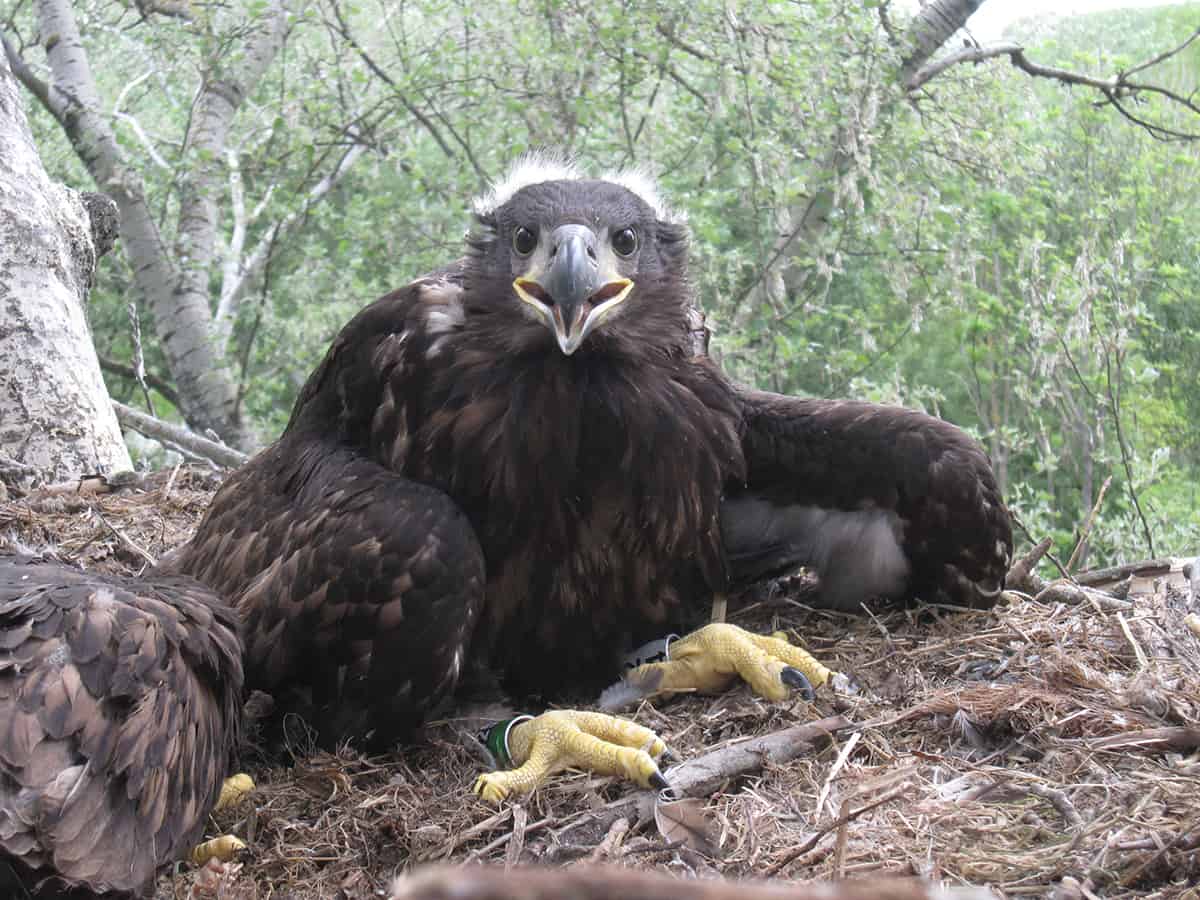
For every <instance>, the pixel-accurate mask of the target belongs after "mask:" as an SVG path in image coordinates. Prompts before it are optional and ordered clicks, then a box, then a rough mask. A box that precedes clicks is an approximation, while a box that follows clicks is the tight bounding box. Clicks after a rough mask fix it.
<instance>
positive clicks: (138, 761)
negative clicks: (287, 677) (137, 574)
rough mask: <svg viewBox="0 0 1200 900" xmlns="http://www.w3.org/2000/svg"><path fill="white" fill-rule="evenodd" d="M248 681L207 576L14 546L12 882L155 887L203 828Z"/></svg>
mask: <svg viewBox="0 0 1200 900" xmlns="http://www.w3.org/2000/svg"><path fill="white" fill-rule="evenodd" d="M241 689H242V666H241V645H240V642H239V639H238V633H237V625H236V620H235V617H234V614H233V612H232V610H230V609H228V608H227V607H226V606H225V605H224V604H223V603H222V602H221V601H220V600H219V599H218V598H217V597H216V596H215V595H213V594H212V593H211V592H210V591H208V590H207V589H206V588H204V587H203V586H202V585H199V584H197V583H196V582H194V581H191V580H189V579H180V578H143V579H138V580H133V579H129V580H121V579H117V578H109V577H105V576H102V575H96V574H90V573H84V572H80V571H77V570H75V569H71V568H68V567H66V566H62V565H57V564H48V563H41V562H36V561H31V560H30V559H28V558H15V559H3V560H0V886H8V887H10V888H12V882H13V879H16V880H17V882H18V884H20V883H24V884H25V885H26V886H29V885H32V884H33V883H36V882H37V881H38V880H40V879H41V878H44V877H46V876H50V875H52V874H53V875H54V876H56V877H57V878H58V879H60V880H61V881H63V882H65V883H66V884H67V885H68V886H83V887H86V888H88V889H91V890H94V891H97V892H100V891H106V890H113V891H127V892H132V893H140V892H143V891H144V890H146V889H147V888H148V886H149V885H150V884H151V882H152V881H153V878H154V874H155V870H156V869H157V867H158V866H159V865H161V864H163V863H166V862H169V861H172V860H174V859H177V858H179V857H180V856H182V855H183V854H184V853H185V852H186V851H187V850H188V849H190V848H191V846H192V844H193V843H194V842H195V840H196V838H197V837H198V836H199V834H200V833H201V831H202V830H203V825H204V818H205V816H206V815H207V814H208V812H209V810H210V809H211V808H212V806H213V804H214V803H215V801H216V799H217V794H218V792H219V790H220V787H221V781H222V779H223V778H224V776H225V774H226V773H227V769H228V766H229V763H230V761H231V754H232V753H233V750H234V746H235V744H236V739H237V734H238V723H239V715H240V701H241ZM5 879H8V881H9V883H8V884H7V885H6V884H5ZM22 894H23V891H20V890H18V889H16V888H13V895H14V896H20V895H22ZM6 896H7V894H6Z"/></svg>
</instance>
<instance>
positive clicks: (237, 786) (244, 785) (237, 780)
mask: <svg viewBox="0 0 1200 900" xmlns="http://www.w3.org/2000/svg"><path fill="white" fill-rule="evenodd" d="M253 790H254V779H253V778H251V777H250V776H249V775H247V774H246V773H245V772H240V773H238V774H237V775H230V776H229V777H228V778H226V779H225V781H224V783H223V784H222V785H221V796H219V797H218V798H217V805H216V806H214V807H213V811H214V812H216V811H218V810H222V809H228V808H229V807H231V806H234V805H236V804H237V803H238V802H240V801H241V799H242V798H243V797H245V796H246V795H247V794H249V793H250V792H251V791H253Z"/></svg>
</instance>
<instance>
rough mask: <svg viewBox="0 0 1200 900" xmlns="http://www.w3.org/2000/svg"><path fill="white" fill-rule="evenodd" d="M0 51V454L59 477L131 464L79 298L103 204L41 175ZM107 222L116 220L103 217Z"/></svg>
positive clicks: (102, 238)
mask: <svg viewBox="0 0 1200 900" xmlns="http://www.w3.org/2000/svg"><path fill="white" fill-rule="evenodd" d="M20 101H21V92H20V87H19V86H18V84H17V81H16V79H15V78H14V77H13V74H12V72H11V70H10V68H9V65H8V60H7V59H6V57H5V56H4V55H3V54H0V460H3V461H4V462H5V463H8V464H11V463H13V462H15V463H16V464H17V465H18V466H19V467H22V468H23V469H26V468H27V471H28V474H29V475H31V476H32V477H35V478H40V479H44V480H50V481H61V480H65V479H68V478H72V477H76V476H79V475H83V474H87V473H91V472H102V473H111V472H114V471H118V470H122V469H129V468H131V463H130V460H129V453H128V451H127V450H126V449H125V442H124V441H123V440H122V438H121V430H120V427H119V426H118V424H117V418H116V415H115V414H114V412H113V408H112V404H111V403H110V402H109V399H108V391H107V389H106V388H105V386H104V380H103V378H102V377H101V375H100V364H99V362H98V360H97V359H96V351H95V348H94V347H93V345H92V335H91V330H90V328H89V327H88V322H87V317H86V315H85V312H84V305H85V303H86V302H87V297H88V291H89V289H90V288H91V285H92V281H93V277H94V275H95V268H96V263H97V260H98V259H99V257H100V256H101V255H102V254H103V253H104V252H105V251H106V250H107V249H108V247H110V246H111V244H112V235H111V234H106V233H104V232H103V222H102V218H103V214H104V211H105V206H106V205H107V208H108V210H109V211H110V213H111V211H112V206H111V203H110V202H108V201H105V200H104V199H103V198H96V199H95V201H94V203H93V204H91V205H92V207H93V209H94V211H95V213H96V216H97V226H100V228H101V233H98V234H97V233H94V232H93V225H92V217H91V216H90V215H89V212H88V209H87V208H86V207H85V204H84V200H83V197H82V195H80V194H79V193H77V192H76V191H73V190H70V189H69V188H66V187H64V186H62V185H59V184H54V183H52V182H51V181H50V179H49V177H48V176H47V175H46V171H45V169H44V168H43V167H42V163H41V159H40V158H39V157H38V153H37V149H36V147H35V146H34V143H33V136H32V135H31V133H30V131H29V123H28V121H27V120H26V118H25V113H24V110H23V108H22V106H21V102H20ZM109 225H110V226H115V219H114V220H113V221H112V222H110V223H109Z"/></svg>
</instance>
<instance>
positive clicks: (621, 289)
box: [468, 157, 690, 356]
mask: <svg viewBox="0 0 1200 900" xmlns="http://www.w3.org/2000/svg"><path fill="white" fill-rule="evenodd" d="M475 210H476V214H477V217H478V220H479V223H480V226H481V228H480V229H479V231H478V232H477V233H476V234H474V235H473V236H472V238H471V246H472V248H473V250H474V252H473V254H472V257H471V260H470V264H469V268H468V277H472V276H473V278H472V280H473V281H474V282H475V284H474V285H473V286H474V287H477V288H483V290H479V291H477V293H478V294H480V295H483V296H486V297H487V299H488V302H489V304H496V303H502V304H503V303H508V304H510V306H509V307H507V311H508V312H515V313H518V314H519V316H520V318H521V320H523V322H525V323H529V322H532V323H537V325H539V326H541V328H544V329H545V331H541V332H540V334H541V335H543V336H544V335H546V334H547V333H548V334H549V335H551V336H552V337H553V340H554V342H555V343H556V344H557V345H558V349H559V350H560V351H561V352H562V353H563V354H564V355H566V356H571V355H573V354H574V353H575V352H576V351H578V350H579V349H580V347H581V346H584V344H585V342H588V341H589V338H591V342H590V343H594V342H596V341H600V340H601V338H600V335H605V336H606V337H611V336H613V335H614V334H619V333H620V330H621V325H620V324H619V323H622V322H625V323H626V324H628V323H629V322H630V320H631V319H636V320H637V322H638V328H639V329H641V330H644V329H645V328H646V327H647V325H648V324H651V323H650V322H648V319H647V317H649V318H650V319H654V318H660V317H662V316H664V315H668V316H671V317H672V321H680V320H682V314H683V313H684V311H685V308H686V304H687V302H688V300H689V297H690V294H689V289H688V286H687V276H686V241H687V231H686V228H685V226H684V224H683V222H682V221H681V220H680V219H679V218H678V217H677V216H675V215H674V214H673V213H672V212H671V211H670V210H669V209H668V208H667V207H666V206H665V204H663V203H662V201H661V200H660V199H659V197H658V192H657V190H656V189H655V188H654V186H653V183H652V182H651V181H650V180H649V179H648V178H646V177H645V176H643V175H640V174H636V173H635V174H630V173H623V174H617V175H608V176H604V177H601V178H586V177H583V176H582V175H580V173H579V172H578V171H577V170H576V169H575V168H574V167H573V166H570V165H567V164H563V163H559V162H547V161H546V160H543V159H538V158H536V157H535V158H527V159H526V160H524V161H522V163H520V164H518V166H517V167H516V168H515V169H514V170H513V172H512V173H510V174H509V176H508V177H507V178H506V179H504V180H503V181H502V182H500V183H499V184H498V185H497V186H496V187H495V188H494V189H493V190H492V191H491V193H490V194H489V195H488V196H487V197H485V198H482V199H481V200H478V201H476V204H475ZM639 310H640V312H641V314H640V315H639ZM491 311H492V312H496V311H497V310H495V309H492V310H491ZM543 340H544V337H543Z"/></svg>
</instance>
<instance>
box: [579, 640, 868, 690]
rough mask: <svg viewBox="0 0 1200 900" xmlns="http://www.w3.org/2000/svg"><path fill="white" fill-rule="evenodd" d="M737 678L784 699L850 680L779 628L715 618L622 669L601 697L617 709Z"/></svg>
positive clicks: (837, 686)
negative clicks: (660, 654)
mask: <svg viewBox="0 0 1200 900" xmlns="http://www.w3.org/2000/svg"><path fill="white" fill-rule="evenodd" d="M738 677H740V678H742V680H744V681H746V682H747V683H748V684H749V685H750V687H751V688H752V689H753V690H754V692H755V693H756V694H758V695H760V696H762V697H766V698H767V699H768V700H786V699H787V698H788V696H789V694H790V693H791V691H792V690H793V689H794V690H797V691H799V692H800V694H801V696H803V697H804V698H805V699H806V700H811V699H812V697H813V692H814V689H815V688H819V687H822V686H824V685H826V684H832V686H833V687H834V688H835V689H839V690H846V689H848V688H849V686H850V685H852V684H853V682H852V680H851V679H849V678H847V677H846V676H844V675H842V674H841V673H838V672H834V671H832V670H831V669H828V668H826V667H825V666H823V665H822V664H821V663H820V662H818V661H817V660H816V658H814V657H813V656H812V655H811V654H810V653H809V652H808V651H806V650H804V649H802V648H800V647H797V646H796V645H795V644H793V643H791V642H790V641H788V639H787V635H786V634H784V632H782V631H777V632H775V633H774V634H772V635H769V636H768V635H762V634H754V633H752V632H749V631H746V630H745V629H744V628H739V627H738V626H737V625H729V624H726V623H715V624H712V625H706V626H704V627H703V628H701V629H699V630H697V631H693V632H692V633H691V634H689V635H687V636H686V637H683V638H680V639H678V640H676V641H672V642H671V644H670V645H669V648H668V659H667V660H665V661H663V662H653V663H646V664H644V665H640V666H637V667H636V668H634V669H631V670H630V671H629V672H627V673H626V675H625V677H624V679H622V681H621V682H619V683H618V684H616V685H614V686H612V687H610V688H609V689H608V690H606V691H605V692H604V695H603V696H602V697H601V698H600V706H601V707H602V708H604V709H619V708H621V707H623V706H625V705H628V704H629V703H631V702H633V701H635V700H639V699H642V698H645V697H651V696H655V695H659V694H665V695H670V694H675V693H680V692H683V691H700V692H701V693H706V694H715V693H719V692H720V691H723V690H726V689H727V688H728V687H729V686H730V685H731V684H732V683H733V682H734V680H735V679H737V678H738Z"/></svg>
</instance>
